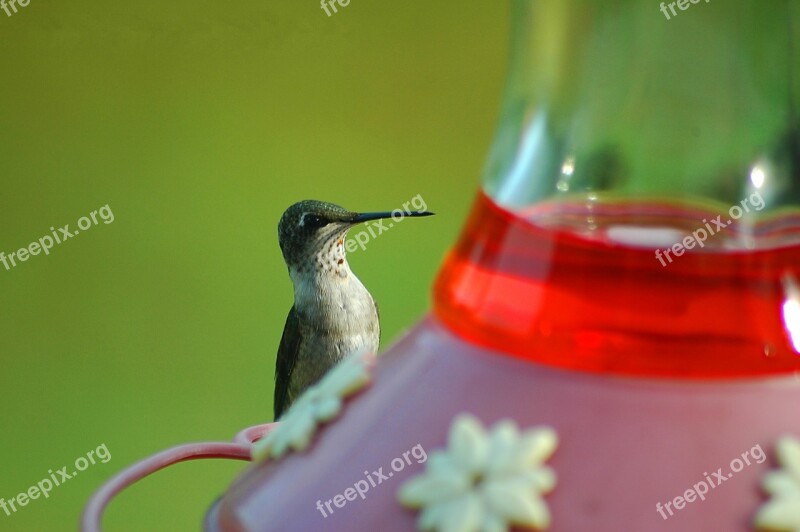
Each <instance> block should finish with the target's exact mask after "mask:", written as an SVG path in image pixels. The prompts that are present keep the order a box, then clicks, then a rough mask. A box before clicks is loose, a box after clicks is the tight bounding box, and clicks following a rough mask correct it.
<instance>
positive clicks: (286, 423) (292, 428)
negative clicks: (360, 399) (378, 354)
mask: <svg viewBox="0 0 800 532" xmlns="http://www.w3.org/2000/svg"><path fill="white" fill-rule="evenodd" d="M374 363H375V355H374V354H373V353H369V352H365V353H357V354H354V355H351V356H349V357H347V358H345V359H344V360H342V361H341V362H339V363H338V364H337V365H336V366H334V367H333V368H332V369H331V370H329V371H328V373H327V374H326V375H325V376H324V377H323V378H322V379H321V380H320V381H319V382H318V383H316V384H314V385H313V386H311V387H309V388H308V389H307V390H306V391H305V393H303V395H301V396H300V397H298V398H297V400H296V401H295V402H294V404H293V405H292V406H291V407H290V408H289V410H288V411H287V412H286V414H285V415H284V416H283V417H281V419H280V422H279V423H278V424H277V425H276V427H275V428H274V429H273V430H272V431H270V432H269V433H268V434H267V435H266V436H264V438H263V439H261V440H259V441H257V442H256V443H254V444H253V449H252V451H251V456H252V458H253V461H261V460H266V459H268V458H280V457H281V456H283V455H284V454H286V452H287V451H288V450H289V449H294V450H295V451H302V450H303V449H305V448H306V447H308V444H309V443H310V442H311V438H312V437H313V436H314V433H315V432H316V430H317V426H318V425H319V424H321V423H324V422H326V421H330V420H331V419H333V418H335V417H336V416H337V415H338V414H339V412H340V411H341V409H342V402H343V400H344V399H345V398H346V397H348V396H350V395H352V394H354V393H355V392H357V391H358V390H360V389H361V388H363V387H364V386H366V385H367V384H368V383H369V382H370V381H371V380H372V367H373V366H374Z"/></svg>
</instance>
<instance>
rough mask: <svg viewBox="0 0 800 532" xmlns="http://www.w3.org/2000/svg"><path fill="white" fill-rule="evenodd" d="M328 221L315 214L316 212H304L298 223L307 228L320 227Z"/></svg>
mask: <svg viewBox="0 0 800 532" xmlns="http://www.w3.org/2000/svg"><path fill="white" fill-rule="evenodd" d="M327 224H328V222H326V221H325V220H323V219H322V218H320V217H319V216H317V215H316V214H304V215H303V218H302V220H301V221H300V225H301V226H303V227H309V228H315V229H316V228H320V227H323V226H325V225H327Z"/></svg>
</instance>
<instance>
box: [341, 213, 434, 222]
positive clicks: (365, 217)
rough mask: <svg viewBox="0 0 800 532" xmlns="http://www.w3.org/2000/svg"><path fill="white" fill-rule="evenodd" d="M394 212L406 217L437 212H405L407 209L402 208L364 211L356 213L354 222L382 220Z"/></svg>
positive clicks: (431, 214)
mask: <svg viewBox="0 0 800 532" xmlns="http://www.w3.org/2000/svg"><path fill="white" fill-rule="evenodd" d="M392 213H395V214H396V215H397V216H400V217H401V218H405V217H406V216H410V217H412V218H415V217H418V216H433V215H434V214H436V213H433V212H429V211H415V212H405V211H401V210H396V211H388V212H362V213H359V214H356V217H355V218H353V223H354V224H359V223H361V222H368V221H370V220H381V219H384V218H391V217H392Z"/></svg>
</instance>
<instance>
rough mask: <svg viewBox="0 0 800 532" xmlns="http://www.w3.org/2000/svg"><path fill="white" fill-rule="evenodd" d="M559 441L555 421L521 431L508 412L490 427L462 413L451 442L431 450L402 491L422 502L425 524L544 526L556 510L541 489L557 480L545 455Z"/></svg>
mask: <svg viewBox="0 0 800 532" xmlns="http://www.w3.org/2000/svg"><path fill="white" fill-rule="evenodd" d="M557 443H558V439H557V436H556V433H555V431H554V430H553V429H551V428H549V427H534V428H531V429H527V430H525V431H523V432H522V433H520V431H519V429H518V427H517V425H516V423H514V422H513V421H512V420H508V419H505V420H502V421H499V422H498V423H496V424H495V425H494V426H493V427H492V428H491V429H490V430H489V431H487V430H486V429H484V427H483V425H482V424H481V422H480V421H479V420H477V419H476V418H475V417H473V416H472V415H469V414H460V415H458V416H456V418H455V419H454V420H453V423H452V424H451V426H450V431H449V434H448V439H447V448H446V449H443V450H437V451H434V452H432V453H430V456H429V459H428V462H427V464H426V469H425V472H423V473H421V474H419V475H417V476H415V477H412V478H411V479H409V480H408V481H406V482H405V483H404V484H403V485H402V486H401V487H400V490H399V491H398V494H397V496H398V499H399V501H400V502H401V503H402V504H403V505H405V506H408V507H410V508H419V509H420V516H419V518H418V520H417V527H418V528H419V529H420V530H436V531H450V530H453V531H458V532H469V531H479V530H480V531H484V530H488V531H498V532H499V531H505V530H507V529H508V528H509V527H510V526H511V525H515V526H518V527H526V528H529V529H538V530H541V529H545V528H547V527H548V526H549V525H550V510H549V509H548V507H547V504H546V503H545V501H544V499H543V497H542V495H544V494H545V493H547V492H549V491H550V490H552V489H553V488H554V487H555V483H556V477H555V473H554V472H553V470H552V469H550V468H549V467H547V466H546V465H544V462H545V461H546V460H547V459H548V458H549V457H550V456H551V455H552V453H553V452H554V451H555V448H556V445H557Z"/></svg>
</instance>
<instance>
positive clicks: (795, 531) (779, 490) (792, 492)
mask: <svg viewBox="0 0 800 532" xmlns="http://www.w3.org/2000/svg"><path fill="white" fill-rule="evenodd" d="M775 454H776V455H777V458H778V463H779V464H780V466H781V469H780V470H777V471H770V472H769V473H767V474H766V475H765V476H764V482H763V484H762V485H763V487H764V490H765V491H766V492H767V493H769V494H770V499H769V500H768V501H767V502H765V503H764V504H763V505H762V506H761V508H759V510H758V513H757V514H756V519H755V524H756V527H758V529H759V530H784V531H790V532H800V439H797V438H793V437H791V436H784V437H782V438H780V439H779V440H778V442H777V443H776V444H775Z"/></svg>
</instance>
